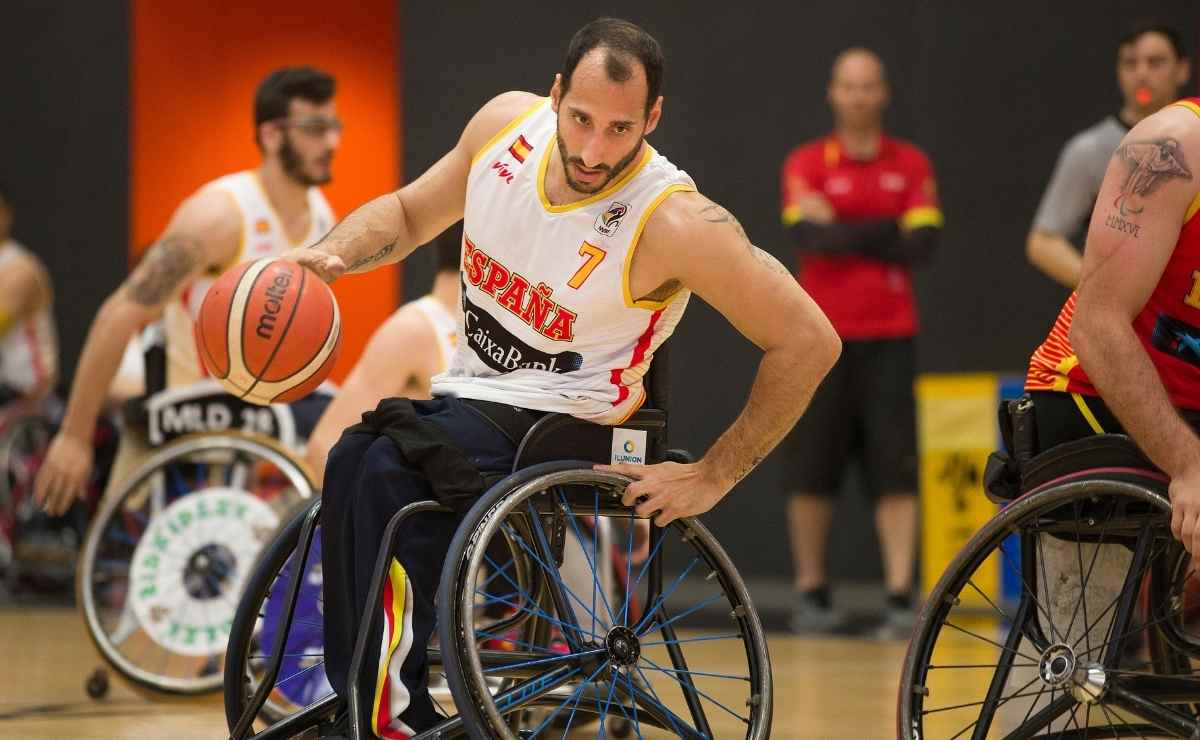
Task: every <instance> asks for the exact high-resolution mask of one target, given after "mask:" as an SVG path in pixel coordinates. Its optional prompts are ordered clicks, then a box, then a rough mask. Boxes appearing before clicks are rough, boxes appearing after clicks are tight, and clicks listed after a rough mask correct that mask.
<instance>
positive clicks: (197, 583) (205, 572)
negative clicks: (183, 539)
mask: <svg viewBox="0 0 1200 740" xmlns="http://www.w3.org/2000/svg"><path fill="white" fill-rule="evenodd" d="M236 568H237V557H236V556H235V555H234V554H233V551H232V550H230V549H229V548H228V547H226V546H225V545H222V544H221V543H220V542H210V543H209V544H207V545H204V546H203V547H201V548H200V549H198V550H196V551H195V552H194V553H192V556H191V557H190V558H188V562H187V565H186V566H184V569H183V587H184V588H185V589H187V592H188V595H189V596H191V597H192V598H193V599H196V600H198V601H206V600H208V599H215V598H217V597H218V596H220V595H221V594H222V593H223V592H224V591H225V583H226V581H228V580H229V579H230V577H232V575H233V573H234V571H235V570H236Z"/></svg>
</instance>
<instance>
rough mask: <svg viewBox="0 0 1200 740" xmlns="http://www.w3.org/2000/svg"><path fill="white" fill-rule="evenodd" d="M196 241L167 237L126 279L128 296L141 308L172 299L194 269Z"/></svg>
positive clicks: (197, 248)
mask: <svg viewBox="0 0 1200 740" xmlns="http://www.w3.org/2000/svg"><path fill="white" fill-rule="evenodd" d="M198 251H199V244H198V243H197V241H196V240H195V239H191V238H188V237H182V236H168V237H166V238H164V239H163V240H162V241H161V242H159V243H158V244H156V245H155V246H154V248H153V249H151V250H150V252H149V253H148V254H147V255H146V256H145V257H144V258H143V259H142V261H141V263H139V264H138V266H137V268H136V269H135V270H134V271H133V275H131V276H130V278H129V285H128V291H129V297H130V298H132V299H133V300H134V301H136V302H138V303H140V304H141V305H143V306H157V305H159V304H161V303H162V302H163V301H165V300H167V299H168V298H170V297H171V293H173V292H174V291H175V289H176V288H177V287H179V284H180V283H181V282H183V279H184V278H186V277H187V276H188V275H189V274H191V272H192V270H193V269H194V268H195V266H196V253H197V252H198Z"/></svg>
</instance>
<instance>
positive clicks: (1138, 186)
mask: <svg viewBox="0 0 1200 740" xmlns="http://www.w3.org/2000/svg"><path fill="white" fill-rule="evenodd" d="M1114 156H1116V157H1117V158H1118V159H1120V160H1121V161H1122V162H1124V163H1125V166H1126V167H1127V168H1128V170H1129V172H1128V174H1127V175H1126V177H1125V182H1123V183H1122V184H1121V192H1120V194H1119V195H1118V196H1117V199H1116V200H1115V201H1113V207H1114V208H1116V209H1117V210H1118V211H1119V212H1120V215H1121V217H1122V218H1125V219H1127V218H1130V217H1132V216H1136V215H1137V214H1139V213H1141V212H1142V211H1144V210H1146V207H1145V206H1144V205H1141V201H1142V199H1144V198H1145V197H1146V196H1148V195H1150V194H1151V193H1153V192H1154V191H1155V190H1156V189H1157V188H1158V186H1159V185H1161V184H1163V183H1164V182H1166V181H1167V180H1170V179H1173V178H1178V179H1181V180H1191V179H1192V171H1191V170H1190V169H1189V168H1188V166H1187V162H1185V161H1184V158H1183V150H1182V149H1181V148H1180V146H1179V142H1178V141H1176V140H1175V139H1155V140H1153V141H1138V142H1130V143H1128V144H1124V145H1122V146H1121V147H1120V148H1118V149H1117V152H1116V154H1115V155H1114ZM1110 227H1111V226H1110ZM1112 228H1115V227H1112ZM1134 236H1137V235H1136V234H1134Z"/></svg>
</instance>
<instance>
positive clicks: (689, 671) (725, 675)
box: [647, 659, 750, 683]
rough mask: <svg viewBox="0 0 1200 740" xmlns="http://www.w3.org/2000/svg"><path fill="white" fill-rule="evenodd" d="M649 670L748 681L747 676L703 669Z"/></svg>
mask: <svg viewBox="0 0 1200 740" xmlns="http://www.w3.org/2000/svg"><path fill="white" fill-rule="evenodd" d="M647 660H648V659H647ZM651 670H654V671H662V672H663V673H670V674H672V675H687V676H707V677H708V678H731V679H734V680H737V681H746V682H747V683H748V682H749V681H750V677H749V676H735V675H733V674H732V673H705V672H704V671H692V670H688V671H680V670H676V669H674V668H652V669H651Z"/></svg>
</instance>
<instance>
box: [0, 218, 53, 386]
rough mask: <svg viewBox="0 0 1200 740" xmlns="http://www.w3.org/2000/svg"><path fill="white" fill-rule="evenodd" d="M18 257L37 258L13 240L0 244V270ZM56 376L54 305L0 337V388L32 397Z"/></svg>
mask: <svg viewBox="0 0 1200 740" xmlns="http://www.w3.org/2000/svg"><path fill="white" fill-rule="evenodd" d="M21 257H24V258H26V259H36V258H35V257H33V255H31V254H29V252H28V251H26V250H25V248H24V247H22V246H21V245H19V244H17V243H16V242H15V241H13V240H12V239H9V240H8V241H5V242H0V270H4V269H6V268H7V266H8V264H9V263H11V262H12V261H13V260H15V259H19V258H21ZM57 373H58V336H57V334H56V333H55V330H54V315H53V306H51V305H49V304H47V305H45V306H42V307H41V308H39V309H38V310H37V311H35V312H34V313H33V314H31V315H30V316H28V317H27V318H25V319H23V320H21V321H19V322H16V323H14V324H13V325H12V326H11V327H9V329H8V331H7V332H5V334H4V336H2V337H0V385H6V386H8V387H9V388H10V389H12V390H14V391H17V392H18V393H21V394H22V395H29V396H32V395H36V394H39V393H41V392H42V391H44V390H46V389H48V388H49V386H50V385H51V384H53V382H54V378H55V376H56V374H57Z"/></svg>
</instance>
